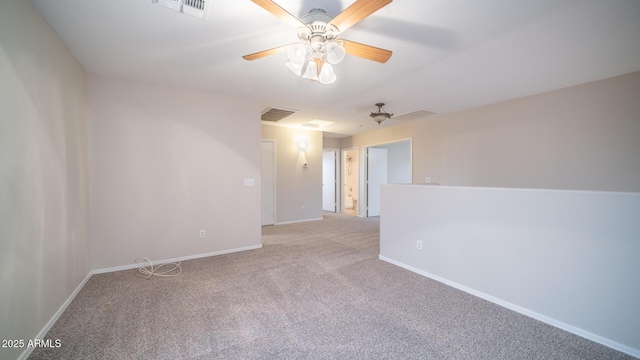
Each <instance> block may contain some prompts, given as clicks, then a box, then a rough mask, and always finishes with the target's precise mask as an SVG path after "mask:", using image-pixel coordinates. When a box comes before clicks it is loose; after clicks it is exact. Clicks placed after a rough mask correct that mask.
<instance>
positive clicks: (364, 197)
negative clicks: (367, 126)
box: [358, 137, 413, 217]
mask: <svg viewBox="0 0 640 360" xmlns="http://www.w3.org/2000/svg"><path fill="white" fill-rule="evenodd" d="M405 141H408V142H409V173H410V177H411V179H412V180H411V182H413V138H412V137H408V138H400V139H393V140H389V141H384V142H379V143H374V144H369V145H363V146H362V152H361V156H362V165H361V166H360V167H361V170H362V171H361V172H360V175H363V176H360V178H359V179H358V180H359V184H360V189H359V191H358V192H359V194H358V199H361V200H360V204H361V205H362V206H360V207H359V208H358V216H359V217H366V216H367V208H368V207H369V199H368V194H367V189H366V188H367V179H365V176H364V174H367V172H368V171H369V169H368V168H367V166H368V164H369V159H367V150H368V149H369V148H375V147H377V146H383V145H389V144H396V143H401V142H405Z"/></svg>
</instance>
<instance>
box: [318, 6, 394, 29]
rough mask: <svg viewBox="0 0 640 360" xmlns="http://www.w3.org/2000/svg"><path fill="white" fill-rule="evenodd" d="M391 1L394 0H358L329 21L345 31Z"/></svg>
mask: <svg viewBox="0 0 640 360" xmlns="http://www.w3.org/2000/svg"><path fill="white" fill-rule="evenodd" d="M391 1H393V0H356V2H354V3H353V4H351V6H349V7H348V8H346V9H345V10H344V11H343V12H341V13H340V14H338V16H336V17H335V18H333V20H331V21H330V22H329V23H330V24H332V25H335V26H336V27H337V28H338V30H339V31H340V32H343V31H345V30H347V29H348V28H350V27H352V26H353V25H355V24H357V23H359V22H360V21H362V20H363V19H364V18H366V17H367V16H369V15H371V14H373V13H374V12H376V11H378V10H380V9H382V8H383V7H385V6H386V5H388V4H389V3H391Z"/></svg>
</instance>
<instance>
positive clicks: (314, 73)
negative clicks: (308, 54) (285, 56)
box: [302, 61, 318, 81]
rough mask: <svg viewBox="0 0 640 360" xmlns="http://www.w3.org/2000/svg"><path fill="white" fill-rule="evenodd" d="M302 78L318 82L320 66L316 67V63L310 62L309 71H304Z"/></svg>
mask: <svg viewBox="0 0 640 360" xmlns="http://www.w3.org/2000/svg"><path fill="white" fill-rule="evenodd" d="M302 77H303V78H305V79H309V80H313V81H317V80H318V65H316V62H315V61H309V64H308V65H307V69H306V70H305V71H304V74H302Z"/></svg>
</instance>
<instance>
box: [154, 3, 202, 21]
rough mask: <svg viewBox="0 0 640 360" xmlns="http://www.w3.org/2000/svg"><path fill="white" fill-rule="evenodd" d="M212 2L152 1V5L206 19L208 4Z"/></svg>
mask: <svg viewBox="0 0 640 360" xmlns="http://www.w3.org/2000/svg"><path fill="white" fill-rule="evenodd" d="M209 1H210V0H151V2H152V3H154V4H158V5H162V6H164V7H168V8H169V9H173V10H176V11H180V12H182V13H185V14H189V15H193V16H196V17H199V18H201V19H204V18H205V16H206V11H207V3H208V2H209Z"/></svg>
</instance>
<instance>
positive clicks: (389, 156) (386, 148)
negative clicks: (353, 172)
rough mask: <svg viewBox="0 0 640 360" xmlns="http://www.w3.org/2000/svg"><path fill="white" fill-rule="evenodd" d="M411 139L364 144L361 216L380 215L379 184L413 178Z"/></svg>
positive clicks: (405, 180) (408, 181)
mask: <svg viewBox="0 0 640 360" xmlns="http://www.w3.org/2000/svg"><path fill="white" fill-rule="evenodd" d="M411 148H412V145H411V138H408V139H401V140H395V141H392V142H387V143H382V144H376V145H369V146H365V147H364V149H363V153H364V155H365V164H364V165H365V171H364V174H365V179H364V181H363V183H364V186H365V189H364V190H365V191H364V200H365V201H364V203H365V204H364V215H365V216H366V217H374V216H380V206H381V204H380V187H381V185H383V184H387V183H391V184H410V183H411V181H412V178H413V175H412V172H413V169H412V151H411Z"/></svg>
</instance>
